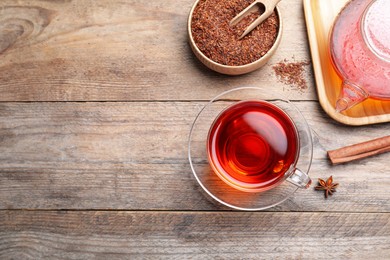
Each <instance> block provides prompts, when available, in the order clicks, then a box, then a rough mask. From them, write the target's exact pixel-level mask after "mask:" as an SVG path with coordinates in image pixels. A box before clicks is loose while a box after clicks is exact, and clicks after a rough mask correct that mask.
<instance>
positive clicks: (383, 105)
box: [303, 0, 390, 125]
mask: <svg viewBox="0 0 390 260" xmlns="http://www.w3.org/2000/svg"><path fill="white" fill-rule="evenodd" d="M347 2H348V0H303V6H304V10H305V18H306V26H307V33H308V37H309V43H310V50H311V55H312V61H313V68H314V74H315V80H316V83H317V92H318V98H319V101H320V104H321V106H322V108H323V109H324V110H325V112H326V113H327V114H328V115H329V116H330V117H332V118H333V119H335V120H336V121H338V122H341V123H343V124H348V125H367V124H374V123H382V122H390V101H379V100H373V99H367V100H365V101H363V102H362V103H360V104H358V105H356V106H354V107H353V108H351V109H348V110H347V111H345V112H342V113H337V112H336V111H335V108H334V107H335V101H336V99H337V97H338V94H339V93H340V89H341V79H340V77H339V76H338V75H337V73H336V71H335V70H334V69H333V66H332V64H331V60H330V55H329V51H328V34H329V31H330V28H331V26H332V24H333V22H334V20H335V18H336V16H337V14H338V13H339V12H340V11H341V9H342V8H343V7H344V6H345V4H346V3H347Z"/></svg>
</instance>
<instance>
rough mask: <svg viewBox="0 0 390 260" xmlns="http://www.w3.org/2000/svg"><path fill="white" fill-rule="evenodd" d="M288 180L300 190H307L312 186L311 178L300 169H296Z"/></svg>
mask: <svg viewBox="0 0 390 260" xmlns="http://www.w3.org/2000/svg"><path fill="white" fill-rule="evenodd" d="M287 180H288V181H289V182H291V183H292V184H294V185H296V186H298V187H299V188H303V189H307V188H309V186H310V184H311V179H310V177H309V176H308V175H307V173H305V172H303V171H301V170H299V169H298V168H296V169H295V170H294V173H293V174H291V175H290V176H289V177H288V178H287Z"/></svg>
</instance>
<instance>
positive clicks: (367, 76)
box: [330, 0, 390, 112]
mask: <svg viewBox="0 0 390 260" xmlns="http://www.w3.org/2000/svg"><path fill="white" fill-rule="evenodd" d="M389 10H390V1H389V0H352V1H350V2H349V3H348V4H347V6H346V7H345V8H344V9H343V10H342V11H341V13H340V14H339V16H338V17H337V18H336V21H335V23H334V25H333V28H332V30H331V35H330V53H331V58H332V63H333V65H334V67H335V69H336V71H337V72H338V74H339V75H340V76H341V78H342V79H343V83H342V89H341V93H340V95H339V97H338V99H337V101H336V104H335V105H336V111H338V112H341V111H344V110H346V109H349V108H351V107H353V106H354V105H356V104H358V103H360V102H362V101H363V100H365V99H366V98H368V97H371V98H374V99H382V100H390V16H389V15H388V11H389Z"/></svg>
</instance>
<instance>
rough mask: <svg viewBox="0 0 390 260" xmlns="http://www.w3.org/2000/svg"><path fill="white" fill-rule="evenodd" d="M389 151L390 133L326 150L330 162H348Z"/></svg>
mask: <svg viewBox="0 0 390 260" xmlns="http://www.w3.org/2000/svg"><path fill="white" fill-rule="evenodd" d="M389 151H390V135H388V136H384V137H381V138H377V139H373V140H370V141H367V142H363V143H358V144H354V145H349V146H346V147H343V148H339V149H336V150H332V151H328V156H329V159H330V161H331V162H332V164H338V163H345V162H350V161H354V160H358V159H362V158H366V157H369V156H372V155H376V154H380V153H384V152H389Z"/></svg>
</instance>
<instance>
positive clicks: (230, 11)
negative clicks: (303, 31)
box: [191, 0, 279, 66]
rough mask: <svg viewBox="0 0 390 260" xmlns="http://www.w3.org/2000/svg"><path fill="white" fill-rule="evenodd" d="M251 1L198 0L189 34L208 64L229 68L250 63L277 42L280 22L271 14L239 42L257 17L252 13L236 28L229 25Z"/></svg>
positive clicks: (257, 14)
mask: <svg viewBox="0 0 390 260" xmlns="http://www.w3.org/2000/svg"><path fill="white" fill-rule="evenodd" d="M252 2H253V0H200V1H199V3H198V5H197V6H196V7H195V9H194V12H193V14H192V20H191V33H192V36H193V39H194V41H195V44H196V46H197V47H198V48H199V50H200V51H201V52H202V53H203V54H204V55H206V56H207V57H208V58H210V59H211V60H213V61H215V62H217V63H220V64H224V65H230V66H239V65H245V64H248V63H252V62H254V61H256V60H258V59H260V58H261V57H262V56H264V55H265V54H266V53H267V52H268V51H269V49H271V47H272V45H273V44H274V42H275V40H276V36H277V33H278V28H279V18H278V16H277V15H276V12H274V13H273V14H272V15H271V16H270V17H268V19H267V20H265V21H264V22H263V23H262V24H260V25H259V26H257V27H256V28H255V29H254V30H253V31H252V32H250V33H249V34H248V35H246V36H245V37H243V38H242V39H241V40H239V39H238V38H239V37H240V36H241V34H242V33H243V32H244V30H245V28H246V27H248V25H249V24H251V23H252V22H253V21H254V20H255V19H256V18H257V17H258V16H259V14H260V13H259V12H258V13H253V14H250V15H248V16H247V17H245V18H244V19H243V20H242V21H241V22H240V23H238V24H237V25H236V26H233V27H231V26H230V25H229V22H230V20H231V19H233V18H234V17H235V16H236V15H237V14H238V13H239V12H241V11H242V10H244V9H245V8H246V7H247V6H249V5H250V4H251V3H252Z"/></svg>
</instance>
